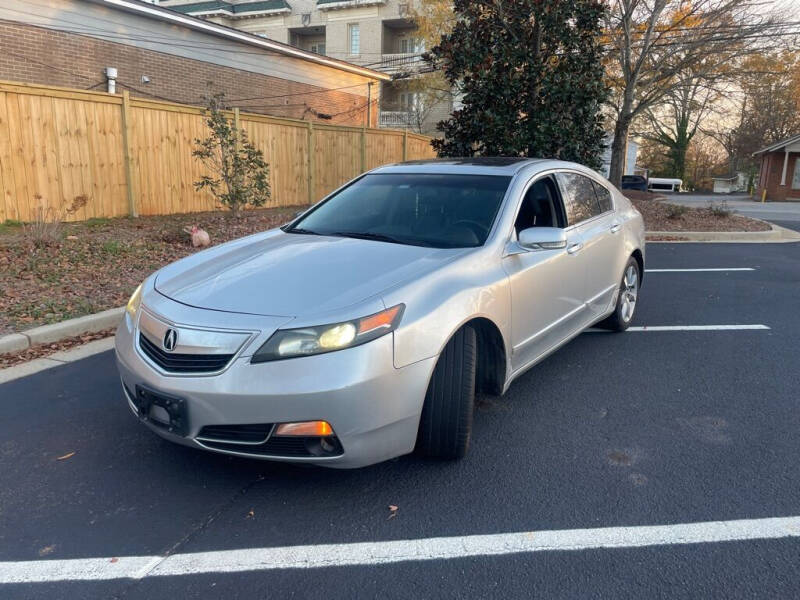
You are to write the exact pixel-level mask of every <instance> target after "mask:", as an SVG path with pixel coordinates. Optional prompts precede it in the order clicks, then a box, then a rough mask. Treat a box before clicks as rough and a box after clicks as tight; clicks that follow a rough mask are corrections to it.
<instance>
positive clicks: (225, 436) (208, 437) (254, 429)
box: [197, 423, 272, 444]
mask: <svg viewBox="0 0 800 600" xmlns="http://www.w3.org/2000/svg"><path fill="white" fill-rule="evenodd" d="M271 431H272V423H261V424H258V425H210V426H207V427H203V428H202V429H201V430H200V433H199V434H198V436H197V438H198V439H200V440H201V441H203V442H206V443H209V442H210V443H217V442H234V443H239V444H258V443H261V442H263V441H264V440H266V439H267V438H268V437H269V434H270V432H271Z"/></svg>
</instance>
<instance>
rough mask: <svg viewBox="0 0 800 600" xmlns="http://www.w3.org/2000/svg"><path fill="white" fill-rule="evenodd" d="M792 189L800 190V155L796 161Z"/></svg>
mask: <svg viewBox="0 0 800 600" xmlns="http://www.w3.org/2000/svg"><path fill="white" fill-rule="evenodd" d="M792 189H793V190H800V155H798V157H797V158H795V159H794V177H792Z"/></svg>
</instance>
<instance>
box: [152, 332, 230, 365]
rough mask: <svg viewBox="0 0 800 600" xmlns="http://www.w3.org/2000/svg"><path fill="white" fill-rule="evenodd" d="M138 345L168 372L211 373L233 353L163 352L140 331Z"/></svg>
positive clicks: (226, 361)
mask: <svg viewBox="0 0 800 600" xmlns="http://www.w3.org/2000/svg"><path fill="white" fill-rule="evenodd" d="M139 347H140V348H141V349H142V352H144V353H145V355H147V357H148V358H149V359H150V360H152V361H153V362H154V363H155V364H157V365H158V366H159V367H161V368H162V369H164V371H167V372H168V373H213V372H215V371H221V370H222V369H224V368H225V366H226V365H227V364H228V363H229V362H230V360H231V359H232V358H233V354H171V353H169V352H164V351H163V350H162V349H161V348H159V347H158V346H156V345H155V344H154V343H153V342H151V341H150V340H148V339H147V338H146V337H145V336H144V335H142V334H141V333H140V334H139Z"/></svg>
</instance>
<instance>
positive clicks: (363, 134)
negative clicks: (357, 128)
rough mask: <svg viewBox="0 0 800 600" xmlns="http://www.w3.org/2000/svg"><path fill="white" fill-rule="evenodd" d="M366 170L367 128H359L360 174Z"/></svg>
mask: <svg viewBox="0 0 800 600" xmlns="http://www.w3.org/2000/svg"><path fill="white" fill-rule="evenodd" d="M366 170H367V128H366V127H362V128H361V172H362V173H363V172H364V171H366Z"/></svg>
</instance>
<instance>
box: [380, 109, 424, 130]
mask: <svg viewBox="0 0 800 600" xmlns="http://www.w3.org/2000/svg"><path fill="white" fill-rule="evenodd" d="M414 121H415V120H414V113H413V112H409V111H405V110H382V111H381V114H380V121H379V123H380V126H381V127H384V128H389V129H407V128H408V127H411V126H412V125H414Z"/></svg>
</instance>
